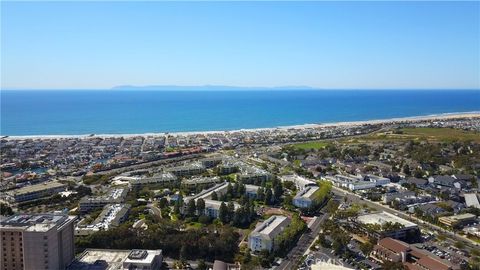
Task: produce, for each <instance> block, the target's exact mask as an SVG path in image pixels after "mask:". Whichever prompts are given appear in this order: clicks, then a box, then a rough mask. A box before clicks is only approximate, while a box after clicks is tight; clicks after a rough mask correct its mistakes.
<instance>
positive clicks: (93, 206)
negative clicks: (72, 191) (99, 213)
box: [78, 188, 128, 213]
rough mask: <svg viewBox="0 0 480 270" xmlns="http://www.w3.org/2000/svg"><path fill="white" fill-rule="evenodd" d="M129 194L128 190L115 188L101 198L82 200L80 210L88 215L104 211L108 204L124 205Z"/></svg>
mask: <svg viewBox="0 0 480 270" xmlns="http://www.w3.org/2000/svg"><path fill="white" fill-rule="evenodd" d="M127 193H128V189H127V188H114V189H111V190H109V191H108V192H107V194H104V195H101V196H87V197H84V198H82V199H81V200H80V203H79V207H78V209H79V211H80V212H81V213H88V212H90V211H95V210H98V209H102V208H103V207H104V206H105V205H107V204H116V203H123V201H124V200H125V197H127Z"/></svg>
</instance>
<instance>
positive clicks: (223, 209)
mask: <svg viewBox="0 0 480 270" xmlns="http://www.w3.org/2000/svg"><path fill="white" fill-rule="evenodd" d="M218 219H220V221H221V222H223V223H227V222H228V207H227V206H226V205H225V203H224V202H222V204H220V209H219V210H218Z"/></svg>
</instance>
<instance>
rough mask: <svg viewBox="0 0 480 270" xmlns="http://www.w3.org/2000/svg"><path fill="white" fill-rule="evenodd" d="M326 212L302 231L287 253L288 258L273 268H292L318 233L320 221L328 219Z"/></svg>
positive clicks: (284, 269)
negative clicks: (308, 228) (295, 243)
mask: <svg viewBox="0 0 480 270" xmlns="http://www.w3.org/2000/svg"><path fill="white" fill-rule="evenodd" d="M328 216H329V215H328V214H325V215H323V216H320V217H318V218H317V219H316V220H315V221H314V222H313V224H312V226H311V227H310V230H309V231H308V232H306V233H304V234H303V235H302V236H301V237H300V239H298V242H297V245H296V246H295V247H294V248H293V249H292V250H290V252H289V253H288V255H287V258H288V259H285V260H283V261H282V263H280V265H279V266H277V267H276V268H275V269H278V270H287V269H293V268H294V267H295V265H296V263H297V262H298V260H299V259H300V257H302V256H303V254H305V252H306V251H307V249H308V248H309V247H310V246H311V245H312V243H313V241H314V240H315V238H316V237H317V235H318V233H319V232H320V229H321V225H322V223H323V222H324V221H325V220H326V219H328Z"/></svg>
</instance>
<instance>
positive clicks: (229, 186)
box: [226, 183, 234, 199]
mask: <svg viewBox="0 0 480 270" xmlns="http://www.w3.org/2000/svg"><path fill="white" fill-rule="evenodd" d="M226 194H227V197H230V198H229V199H231V198H234V196H233V187H232V184H231V183H228V185H227V193H226Z"/></svg>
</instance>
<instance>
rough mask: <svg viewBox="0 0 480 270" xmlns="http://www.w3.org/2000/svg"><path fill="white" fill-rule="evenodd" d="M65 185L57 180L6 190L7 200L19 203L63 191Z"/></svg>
mask: <svg viewBox="0 0 480 270" xmlns="http://www.w3.org/2000/svg"><path fill="white" fill-rule="evenodd" d="M66 187H67V185H65V184H62V183H60V182H58V181H49V182H44V183H40V184H36V185H31V186H25V187H22V188H19V189H15V190H12V191H8V192H7V193H6V195H7V198H8V200H9V201H11V202H16V203H21V202H27V201H33V200H38V199H42V198H46V197H49V196H52V195H54V194H57V193H59V192H62V191H65V189H66Z"/></svg>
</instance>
